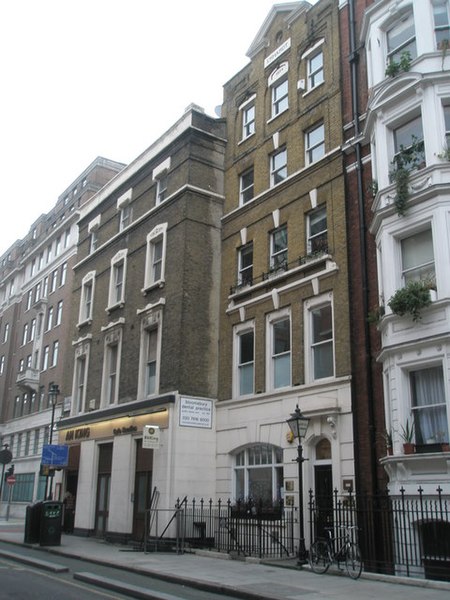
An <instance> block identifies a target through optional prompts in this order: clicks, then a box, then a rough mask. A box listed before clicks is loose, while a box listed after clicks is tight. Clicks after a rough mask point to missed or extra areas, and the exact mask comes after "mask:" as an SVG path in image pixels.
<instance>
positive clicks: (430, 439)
mask: <svg viewBox="0 0 450 600" xmlns="http://www.w3.org/2000/svg"><path fill="white" fill-rule="evenodd" d="M410 377H411V392H412V407H411V408H412V411H413V415H414V428H415V434H416V444H418V445H430V444H440V443H448V441H449V437H448V423H447V406H446V400H445V389H444V377H443V373H442V367H441V366H437V367H431V368H428V369H420V370H418V371H412V372H411V374H410Z"/></svg>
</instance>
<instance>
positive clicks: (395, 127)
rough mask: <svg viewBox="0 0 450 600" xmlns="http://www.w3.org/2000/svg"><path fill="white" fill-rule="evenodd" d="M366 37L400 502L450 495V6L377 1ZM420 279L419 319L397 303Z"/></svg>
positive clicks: (389, 423) (383, 328)
mask: <svg viewBox="0 0 450 600" xmlns="http://www.w3.org/2000/svg"><path fill="white" fill-rule="evenodd" d="M362 36H363V42H364V43H365V47H366V53H367V63H368V77H369V82H368V85H369V88H370V96H369V104H368V107H367V119H366V135H367V136H368V137H369V138H370V142H371V147H372V168H373V177H374V187H375V190H376V194H375V196H374V204H373V211H374V218H373V222H372V225H371V230H372V233H373V234H374V235H375V237H376V244H377V253H378V278H379V289H380V299H379V301H380V307H382V310H381V313H380V314H381V315H382V316H381V318H380V322H379V325H378V327H379V330H380V332H381V335H382V351H381V353H380V355H379V360H380V361H381V362H382V365H383V372H384V388H385V408H386V429H387V431H388V432H391V433H392V438H393V455H392V456H388V457H386V459H384V460H383V464H384V467H385V468H386V470H387V473H388V476H389V490H390V493H391V495H398V494H399V493H401V491H402V490H404V492H406V493H407V494H416V493H417V489H418V487H419V486H421V487H422V489H423V490H424V492H425V493H430V494H433V493H435V492H436V489H437V488H438V487H439V486H440V487H441V488H442V489H443V490H444V493H445V492H446V493H447V494H448V493H449V492H450V489H449V479H450V453H449V452H448V446H445V444H448V442H449V418H450V410H449V403H450V301H449V299H450V277H449V266H450V162H449V160H448V158H449V154H448V150H447V148H448V142H449V140H450V137H449V136H450V71H449V69H450V56H449V55H448V46H449V40H450V16H449V3H448V2H447V1H446V0H412V1H411V0H403V1H392V0H381V1H379V2H375V3H374V4H373V5H372V6H370V8H369V9H368V10H367V11H366V16H365V23H364V26H363V32H362ZM411 282H423V283H424V288H425V289H424V290H422V292H421V293H422V294H423V295H424V296H425V298H427V297H428V294H429V300H428V302H429V305H428V306H424V307H423V308H419V314H418V315H417V314H416V315H415V314H414V313H411V312H407V311H405V310H403V309H402V307H401V306H397V307H396V306H395V305H393V303H392V300H391V299H392V298H393V296H394V294H395V293H396V291H397V290H400V289H403V288H405V287H406V288H407V287H408V285H411ZM413 285H417V283H416V284H413ZM427 287H429V288H431V289H430V290H427V289H426V288H427ZM403 294H404V293H403V292H402V295H403ZM397 299H398V296H397ZM401 299H402V298H400V300H401ZM410 300H411V298H410ZM407 301H408V298H407ZM425 304H427V301H426V302H425ZM406 308H408V307H406ZM394 310H395V311H396V312H394ZM408 426H409V428H410V429H412V430H413V435H412V442H413V443H414V445H415V452H414V453H413V454H409V455H408V454H406V452H405V449H404V447H403V442H404V439H403V438H402V433H404V430H405V429H407V428H408Z"/></svg>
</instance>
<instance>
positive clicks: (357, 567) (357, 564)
mask: <svg viewBox="0 0 450 600" xmlns="http://www.w3.org/2000/svg"><path fill="white" fill-rule="evenodd" d="M345 568H346V570H347V574H348V576H349V577H351V578H352V579H358V577H359V576H360V575H361V571H362V559H361V551H360V549H359V546H357V545H356V544H353V543H350V544H349V545H348V547H347V549H346V551H345Z"/></svg>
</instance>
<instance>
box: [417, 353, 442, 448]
mask: <svg viewBox="0 0 450 600" xmlns="http://www.w3.org/2000/svg"><path fill="white" fill-rule="evenodd" d="M436 368H439V369H440V374H441V376H442V381H441V383H442V394H443V397H442V401H441V402H433V403H431V404H422V405H415V403H414V393H413V373H418V372H421V371H422V372H423V371H427V370H428V369H436ZM408 380H409V393H410V408H411V414H412V415H413V422H414V424H415V443H416V444H420V440H419V439H418V437H419V435H418V434H419V433H420V432H421V430H420V427H418V426H417V419H416V413H417V414H419V413H420V411H422V410H423V411H427V410H431V411H433V410H436V409H439V408H442V407H443V408H444V409H445V425H446V428H447V430H446V431H444V430H441V429H439V430H438V431H433V435H432V436H431V437H430V438H428V439H427V438H425V439H422V440H421V441H422V444H420V445H421V446H422V445H423V446H427V445H430V444H441V443H449V441H450V440H449V433H450V424H449V403H448V398H447V394H448V392H447V390H446V387H447V386H446V384H447V382H446V379H445V374H444V365H443V364H442V361H438V362H434V361H433V362H428V361H427V362H426V363H424V364H420V365H418V364H415V365H414V366H413V367H412V366H411V367H410V368H409V369H408ZM430 428H432V426H431V425H430Z"/></svg>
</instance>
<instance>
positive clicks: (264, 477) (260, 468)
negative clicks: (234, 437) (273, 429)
mask: <svg viewBox="0 0 450 600" xmlns="http://www.w3.org/2000/svg"><path fill="white" fill-rule="evenodd" d="M234 474H235V498H236V500H248V499H251V500H253V501H255V502H260V501H261V502H263V503H264V504H271V503H272V502H277V501H279V500H281V487H282V485H283V450H282V448H278V447H277V446H272V445H271V444H255V445H253V446H249V447H247V448H245V449H244V450H241V452H239V453H238V454H236V458H235V469H234Z"/></svg>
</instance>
